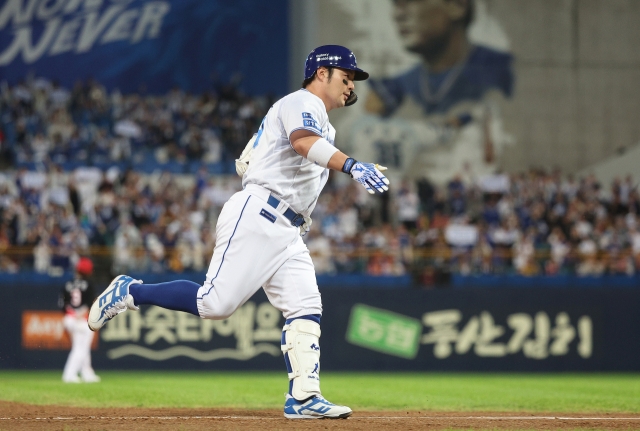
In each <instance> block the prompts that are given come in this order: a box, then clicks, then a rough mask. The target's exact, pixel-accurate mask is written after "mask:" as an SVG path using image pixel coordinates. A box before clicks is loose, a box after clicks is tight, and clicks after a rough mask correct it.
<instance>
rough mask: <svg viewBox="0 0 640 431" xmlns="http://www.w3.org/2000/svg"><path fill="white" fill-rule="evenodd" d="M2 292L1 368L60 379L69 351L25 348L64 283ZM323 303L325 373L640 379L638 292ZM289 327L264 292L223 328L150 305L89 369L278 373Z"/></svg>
mask: <svg viewBox="0 0 640 431" xmlns="http://www.w3.org/2000/svg"><path fill="white" fill-rule="evenodd" d="M0 284H1V287H0V325H1V326H2V328H3V331H2V332H1V333H0V368H4V369H60V370H61V369H62V367H63V365H64V362H65V360H66V357H67V353H68V351H67V350H65V349H60V348H55V347H53V348H52V347H51V346H46V345H37V343H36V344H35V345H34V342H33V341H32V342H31V343H30V344H29V343H28V342H27V341H28V340H26V339H25V337H26V335H25V334H27V333H28V332H29V331H36V332H37V331H43V332H47V331H48V332H55V330H54V329H52V328H51V327H49V326H50V324H48V323H46V322H44V321H37V320H36V321H33V320H32V321H30V323H29V321H28V320H27V319H26V316H27V315H32V316H33V315H35V314H34V313H36V314H37V313H38V312H43V311H45V312H46V311H50V312H51V313H50V314H51V315H54V316H55V315H56V313H59V312H57V311H56V302H57V295H58V289H59V287H60V284H61V281H60V280H59V279H58V280H56V279H47V278H46V277H43V278H40V279H38V278H37V277H31V279H28V278H26V276H25V275H22V276H12V277H7V276H5V277H3V278H2V283H0ZM321 293H322V299H323V305H324V313H323V317H322V337H321V348H322V367H323V369H324V370H358V371H365V370H372V371H374V370H384V371H412V370H413V371H640V359H638V358H640V344H639V343H638V340H639V339H640V313H638V312H637V310H638V305H639V304H640V289H638V288H637V287H635V286H627V287H620V286H616V285H615V283H611V284H607V281H606V280H603V281H602V284H601V285H600V286H597V287H580V286H579V285H574V286H573V287H567V286H565V287H546V288H544V287H536V286H526V287H522V286H511V287H485V288H481V289H480V288H474V287H459V288H450V289H437V290H418V289H406V288H360V287H355V286H352V287H337V286H336V285H334V286H333V287H328V286H327V287H322V288H321ZM60 315H61V313H60ZM283 323H284V321H283V318H282V317H281V316H280V314H279V313H278V312H277V311H276V310H275V309H274V308H273V307H272V306H271V305H270V304H269V303H268V301H267V299H266V296H265V295H264V293H263V292H262V291H261V290H260V291H259V292H258V293H257V294H256V295H255V296H254V297H253V298H251V299H250V300H249V301H248V302H247V303H246V304H245V305H244V306H243V307H242V308H240V309H239V310H238V311H237V312H236V313H235V314H234V315H233V316H232V317H231V318H229V319H226V320H223V321H211V320H203V319H199V318H197V317H195V316H191V315H189V314H186V313H181V312H173V311H168V310H163V309H160V308H158V307H150V306H143V307H142V310H141V312H139V313H135V312H128V313H124V314H122V315H119V316H118V317H116V318H115V319H114V320H113V321H111V322H110V323H109V324H108V325H106V326H105V328H103V329H102V330H101V331H100V332H99V333H98V334H99V335H98V343H97V349H96V350H95V351H94V352H93V363H94V365H95V368H96V369H97V370H106V369H162V370H281V371H282V370H283V369H284V368H283V367H284V365H283V360H282V356H281V353H280V331H281V327H282V325H283ZM25 325H28V326H30V327H25ZM39 325H40V326H39ZM48 325H49V326H48ZM59 330H60V328H58V331H59Z"/></svg>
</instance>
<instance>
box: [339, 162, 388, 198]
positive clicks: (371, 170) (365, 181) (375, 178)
mask: <svg viewBox="0 0 640 431" xmlns="http://www.w3.org/2000/svg"><path fill="white" fill-rule="evenodd" d="M386 169H387V168H385V167H384V166H380V165H377V164H373V163H362V162H358V161H356V160H354V159H352V158H348V159H347V161H346V162H344V166H342V172H344V173H347V174H349V175H351V178H353V179H354V180H355V181H357V182H358V183H360V184H362V186H363V187H364V188H365V189H366V190H367V191H368V192H369V193H371V194H375V191H376V190H377V191H378V192H379V193H383V192H385V191H387V190H389V187H387V185H388V184H389V180H388V179H387V177H385V176H384V175H383V174H382V172H380V171H385V170H386Z"/></svg>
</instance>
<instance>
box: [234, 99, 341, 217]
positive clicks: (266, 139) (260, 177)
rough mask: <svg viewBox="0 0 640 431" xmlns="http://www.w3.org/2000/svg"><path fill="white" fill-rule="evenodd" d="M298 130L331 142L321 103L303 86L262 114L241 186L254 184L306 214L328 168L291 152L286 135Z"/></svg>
mask: <svg viewBox="0 0 640 431" xmlns="http://www.w3.org/2000/svg"><path fill="white" fill-rule="evenodd" d="M300 129H304V130H308V131H310V132H313V133H315V134H317V135H319V136H321V137H323V138H324V139H326V140H327V141H328V142H330V143H331V144H333V143H334V139H335V136H336V130H335V129H334V128H333V126H332V125H331V123H329V116H328V115H327V111H326V108H325V106H324V103H323V102H322V100H321V99H320V98H319V97H318V96H316V95H314V94H312V93H310V92H309V91H307V90H305V89H300V90H298V91H296V92H294V93H291V94H289V95H288V96H285V97H283V98H282V99H280V100H278V101H277V102H276V103H274V104H273V106H272V107H271V109H270V110H269V112H268V113H267V115H266V116H265V117H264V120H263V121H262V125H261V126H260V129H259V131H258V136H257V137H256V140H255V142H254V144H253V145H254V150H253V155H252V157H251V162H250V163H249V169H248V170H247V172H246V173H245V174H244V176H243V178H242V186H243V187H246V186H247V185H248V184H257V185H259V186H262V187H264V188H266V189H269V190H271V191H272V192H273V194H275V195H276V196H278V197H279V198H280V199H282V200H284V201H285V202H286V203H288V204H289V206H290V207H291V208H292V209H293V210H294V211H295V212H297V213H300V214H303V215H304V216H309V215H310V214H311V212H312V211H313V209H314V208H315V206H316V202H317V200H318V196H319V195H320V192H321V191H322V188H323V187H324V186H325V184H326V183H327V179H328V177H329V170H328V169H325V168H323V167H322V166H318V165H317V164H315V163H313V162H310V161H309V160H307V159H306V158H304V157H302V156H301V155H299V154H298V153H296V152H295V150H294V149H293V147H292V146H291V142H289V137H290V136H291V134H292V133H293V132H295V131H296V130H300Z"/></svg>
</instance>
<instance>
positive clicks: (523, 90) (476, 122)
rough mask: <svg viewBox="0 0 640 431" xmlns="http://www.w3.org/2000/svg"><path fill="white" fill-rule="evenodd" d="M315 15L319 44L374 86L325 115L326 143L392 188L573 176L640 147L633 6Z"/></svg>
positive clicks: (490, 6) (437, 5) (521, 5)
mask: <svg viewBox="0 0 640 431" xmlns="http://www.w3.org/2000/svg"><path fill="white" fill-rule="evenodd" d="M317 15H318V17H319V25H318V44H330V43H335V44H341V45H345V46H348V47H349V48H350V49H352V50H353V51H354V53H355V54H356V56H357V59H358V66H359V67H361V68H363V69H364V70H366V71H367V72H369V73H370V75H371V78H370V79H369V80H367V81H365V82H361V83H360V82H358V83H356V92H357V93H358V96H359V101H358V103H357V104H355V105H354V106H353V107H350V108H349V109H347V110H345V112H340V113H339V114H335V115H332V116H331V119H332V123H333V124H334V126H335V127H336V130H337V134H336V136H337V139H336V145H338V146H339V147H341V148H346V149H347V152H348V153H349V154H350V155H352V156H353V157H355V158H356V159H362V160H372V161H375V162H377V163H381V164H383V165H385V166H387V167H389V169H390V170H389V174H390V175H391V177H392V183H393V182H394V181H393V179H400V178H401V177H404V178H409V179H418V178H423V177H426V178H427V179H429V180H430V181H432V182H433V183H436V184H439V185H443V184H447V183H448V182H449V181H451V180H452V179H454V178H456V177H458V178H457V179H458V181H462V182H463V183H465V184H471V183H478V182H482V181H484V180H486V179H487V178H489V179H490V178H491V176H493V175H496V174H500V173H504V172H507V173H517V172H522V171H525V170H528V169H531V168H541V169H545V170H552V169H560V170H561V171H562V172H563V173H569V172H573V173H576V172H581V171H582V170H584V169H591V166H593V165H595V164H597V163H601V162H602V161H603V160H605V159H606V158H608V157H613V156H615V155H616V154H617V152H621V151H624V150H625V149H626V148H629V147H631V146H633V145H637V144H638V143H639V142H640V128H639V127H638V126H637V122H636V120H635V118H633V116H632V114H631V112H632V111H633V110H632V109H631V110H630V109H629V106H632V105H634V104H635V101H636V100H637V99H638V95H639V94H640V85H639V84H638V82H640V81H639V80H638V69H637V62H638V57H639V54H638V50H637V49H635V48H634V46H637V44H638V43H639V42H640V40H639V38H638V35H637V31H636V27H637V26H635V25H634V24H633V23H634V22H637V20H638V19H640V10H639V9H638V8H637V7H634V6H633V4H632V2H617V3H615V6H614V5H613V4H612V3H611V2H610V1H608V0H588V1H585V0H557V1H546V2H537V1H529V0H455V1H454V0H351V1H348V2H347V1H341V0H320V6H319V7H318V8H317ZM627 173H632V172H620V173H618V175H625V174H627ZM396 183H397V181H396Z"/></svg>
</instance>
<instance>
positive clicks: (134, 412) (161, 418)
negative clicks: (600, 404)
mask: <svg viewBox="0 0 640 431" xmlns="http://www.w3.org/2000/svg"><path fill="white" fill-rule="evenodd" d="M292 425H293V424H292V422H291V421H288V420H286V419H284V418H283V417H282V412H281V411H280V410H277V411H276V410H237V409H172V408H167V409H147V408H117V409H114V408H79V407H64V406H35V405H28V404H18V403H10V402H4V401H0V430H2V431H4V430H7V431H8V430H12V431H13V430H65V431H70V430H78V431H80V430H189V431H191V430H194V431H195V430H228V429H233V430H251V431H253V430H260V431H265V430H291V429H296V430H394V431H399V430H421V429H430V430H440V429H510V430H567V429H571V430H576V429H599V430H600V429H611V430H620V429H625V430H626V429H628V430H631V429H640V415H632V414H606V413H601V414H595V413H588V414H579V413H571V414H569V413H561V414H539V413H536V414H531V413H496V412H472V413H471V412H431V411H422V412H418V411H394V412H371V411H356V412H355V413H354V415H353V416H352V417H350V418H349V419H337V420H319V421H318V420H311V421H296V422H295V426H292Z"/></svg>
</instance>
